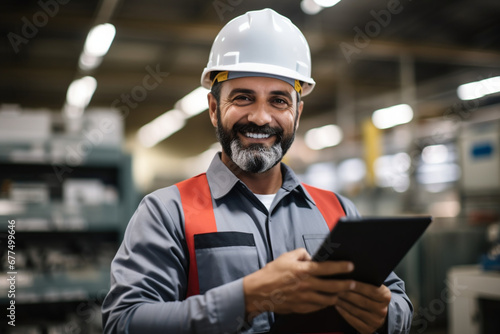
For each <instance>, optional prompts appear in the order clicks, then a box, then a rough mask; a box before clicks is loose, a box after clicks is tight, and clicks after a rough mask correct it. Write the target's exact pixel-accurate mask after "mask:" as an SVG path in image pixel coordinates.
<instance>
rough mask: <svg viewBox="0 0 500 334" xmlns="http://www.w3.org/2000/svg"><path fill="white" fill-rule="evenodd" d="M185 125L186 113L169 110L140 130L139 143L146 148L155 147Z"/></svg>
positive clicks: (138, 134)
mask: <svg viewBox="0 0 500 334" xmlns="http://www.w3.org/2000/svg"><path fill="white" fill-rule="evenodd" d="M185 123H186V115H185V114H184V112H182V111H180V110H176V109H172V110H169V111H167V112H166V113H164V114H162V115H160V116H158V117H157V118H155V119H154V120H152V121H151V122H149V123H148V124H146V125H144V126H142V127H141V128H140V129H139V132H138V133H137V136H138V139H139V142H140V143H141V144H142V145H143V146H145V147H153V146H155V145H156V144H158V143H159V142H161V141H162V140H164V139H165V138H167V137H169V136H171V135H172V134H174V133H175V132H177V131H179V130H180V129H182V127H183V126H184V124H185Z"/></svg>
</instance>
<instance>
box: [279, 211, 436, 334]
mask: <svg viewBox="0 0 500 334" xmlns="http://www.w3.org/2000/svg"><path fill="white" fill-rule="evenodd" d="M431 221H432V218H431V217H428V216H412V217H408V216H402V217H361V218H348V217H343V218H341V219H340V220H339V221H338V222H337V224H336V225H335V227H334V228H333V229H332V231H331V232H330V234H328V236H327V237H326V238H325V240H324V241H323V243H322V245H321V247H320V248H319V250H318V251H317V252H316V254H314V256H313V260H314V261H340V260H342V261H343V260H347V261H351V262H353V263H354V271H353V272H351V273H349V274H342V275H335V276H331V277H325V279H332V278H333V279H354V280H356V281H360V282H365V283H369V284H373V285H376V286H380V285H381V284H382V283H383V282H384V280H385V279H386V278H387V276H389V274H390V273H391V272H392V271H393V270H394V268H395V267H396V266H397V265H398V263H399V262H401V260H402V259H403V257H404V256H405V255H406V253H407V252H408V251H409V250H410V248H412V246H413V245H414V244H415V242H416V241H417V240H418V239H419V238H420V237H421V236H422V234H423V233H424V231H425V230H426V229H427V227H428V226H429V224H430V223H431ZM329 331H341V332H344V333H350V332H353V331H352V328H350V326H349V325H348V324H347V323H346V322H345V321H344V320H343V318H342V317H341V316H340V315H339V314H338V313H337V311H336V310H335V308H333V307H329V308H326V309H323V310H321V311H318V312H313V313H309V314H287V315H276V321H275V324H274V325H273V327H272V331H271V333H321V332H323V333H324V332H329Z"/></svg>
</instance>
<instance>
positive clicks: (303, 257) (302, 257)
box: [288, 248, 312, 261]
mask: <svg viewBox="0 0 500 334" xmlns="http://www.w3.org/2000/svg"><path fill="white" fill-rule="evenodd" d="M288 254H290V255H292V256H294V257H295V258H296V259H297V260H299V261H309V260H312V257H311V255H310V254H309V253H308V252H307V250H306V249H305V248H297V249H295V250H293V251H291V252H289V253H288Z"/></svg>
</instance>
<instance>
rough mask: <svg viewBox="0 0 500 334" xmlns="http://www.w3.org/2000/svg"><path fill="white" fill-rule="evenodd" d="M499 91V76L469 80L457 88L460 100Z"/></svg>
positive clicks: (480, 96)
mask: <svg viewBox="0 0 500 334" xmlns="http://www.w3.org/2000/svg"><path fill="white" fill-rule="evenodd" d="M498 92H500V76H498V77H492V78H488V79H483V80H479V81H474V82H469V83H466V84H463V85H460V86H459V87H458V88H457V95H458V97H459V98H460V99H461V100H464V101H465V100H475V99H479V98H482V97H483V96H486V95H490V94H495V93H498Z"/></svg>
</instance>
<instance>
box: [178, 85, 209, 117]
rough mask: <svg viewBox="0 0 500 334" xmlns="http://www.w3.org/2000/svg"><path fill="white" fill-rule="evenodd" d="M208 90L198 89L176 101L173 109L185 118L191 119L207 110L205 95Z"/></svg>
mask: <svg viewBox="0 0 500 334" xmlns="http://www.w3.org/2000/svg"><path fill="white" fill-rule="evenodd" d="M208 92H210V90H209V89H206V88H203V87H198V88H196V89H195V90H193V91H192V92H191V93H189V94H188V95H186V96H184V97H183V98H182V99H180V100H179V101H177V103H176V104H175V108H176V109H178V110H181V111H183V112H184V113H185V114H186V115H187V117H193V116H195V115H198V114H199V113H201V112H203V111H204V110H207V109H208V99H207V94H208Z"/></svg>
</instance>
